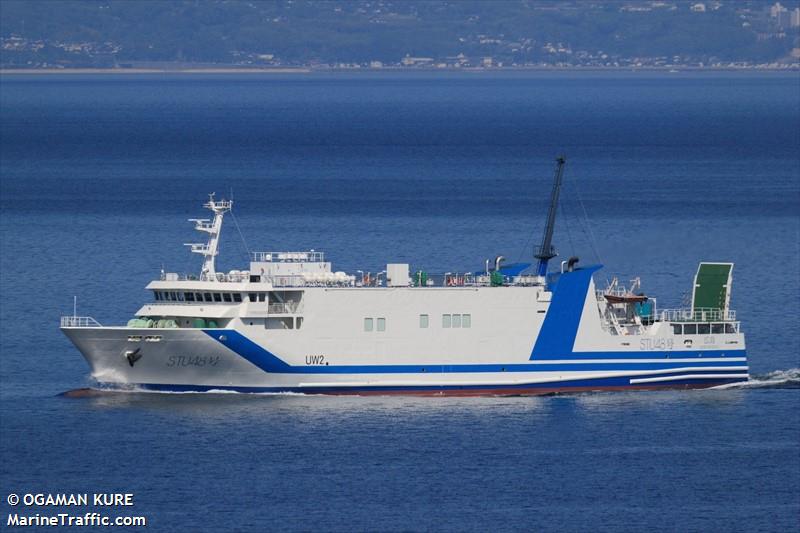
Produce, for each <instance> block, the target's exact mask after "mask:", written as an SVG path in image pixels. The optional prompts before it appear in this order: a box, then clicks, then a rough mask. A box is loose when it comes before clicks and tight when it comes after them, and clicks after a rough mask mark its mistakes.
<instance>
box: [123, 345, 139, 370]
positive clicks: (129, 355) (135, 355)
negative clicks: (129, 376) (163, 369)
mask: <svg viewBox="0 0 800 533" xmlns="http://www.w3.org/2000/svg"><path fill="white" fill-rule="evenodd" d="M141 358H142V349H141V348H136V349H135V350H132V351H131V350H128V351H127V352H125V359H127V360H128V364H129V365H131V367H133V365H134V363H136V361H138V360H139V359H141Z"/></svg>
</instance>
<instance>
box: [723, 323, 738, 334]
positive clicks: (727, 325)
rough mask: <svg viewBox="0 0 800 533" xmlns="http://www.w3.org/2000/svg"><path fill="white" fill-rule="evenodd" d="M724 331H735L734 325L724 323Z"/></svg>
mask: <svg viewBox="0 0 800 533" xmlns="http://www.w3.org/2000/svg"><path fill="white" fill-rule="evenodd" d="M725 333H736V326H734V325H733V324H728V323H726V324H725Z"/></svg>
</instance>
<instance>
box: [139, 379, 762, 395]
mask: <svg viewBox="0 0 800 533" xmlns="http://www.w3.org/2000/svg"><path fill="white" fill-rule="evenodd" d="M742 381H747V380H746V379H743V378H730V379H726V378H719V377H717V378H713V379H684V380H675V381H671V382H669V383H650V384H635V385H631V383H630V380H629V378H626V377H616V378H598V379H585V380H573V381H562V382H551V383H532V384H525V385H421V386H355V387H353V386H343V387H331V386H324V387H231V386H227V385H221V386H211V385H166V384H155V383H152V384H151V383H142V384H138V385H137V386H138V387H139V388H141V389H144V390H151V391H164V392H209V391H216V390H220V391H233V392H245V393H248V392H249V393H283V392H294V393H304V394H342V393H350V394H358V393H359V392H364V393H369V392H384V393H391V392H395V393H414V392H421V393H425V392H434V393H435V392H448V391H450V392H455V391H464V392H469V391H475V392H480V391H493V390H494V391H503V392H504V393H512V394H525V393H535V392H536V391H537V390H545V391H558V392H570V391H571V390H585V389H596V390H602V389H604V388H609V389H631V390H635V389H653V388H664V389H666V388H693V387H694V388H697V387H710V386H716V385H724V384H728V383H737V382H742Z"/></svg>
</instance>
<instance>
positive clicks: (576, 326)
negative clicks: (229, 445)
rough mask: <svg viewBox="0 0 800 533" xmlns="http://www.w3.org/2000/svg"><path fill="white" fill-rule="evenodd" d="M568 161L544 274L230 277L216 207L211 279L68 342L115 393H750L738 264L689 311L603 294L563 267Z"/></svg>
mask: <svg viewBox="0 0 800 533" xmlns="http://www.w3.org/2000/svg"><path fill="white" fill-rule="evenodd" d="M564 164H565V160H564V158H563V157H559V158H557V160H556V171H555V174H554V179H553V186H552V190H551V193H550V204H549V209H548V213H547V221H546V225H545V229H544V234H543V236H542V240H541V244H540V245H539V246H538V247H536V249H535V250H534V256H533V257H534V259H535V261H534V262H532V263H529V264H522V265H520V264H506V263H505V261H504V259H503V257H497V258H495V259H494V260H491V261H490V260H486V261H485V262H484V263H483V264H482V267H483V268H480V269H479V270H477V271H474V272H467V273H459V274H452V273H448V274H444V275H433V274H430V273H427V272H423V271H419V270H417V271H414V270H412V269H411V268H410V265H408V264H398V263H394V264H387V265H386V269H385V270H383V271H381V272H379V273H376V274H372V273H367V272H362V271H357V272H356V275H354V274H348V273H345V272H342V271H335V270H334V269H333V268H332V265H331V263H330V262H329V261H327V260H326V259H325V256H324V254H323V253H322V252H321V251H316V250H310V251H301V252H255V253H252V254H251V261H250V264H249V266H248V268H247V269H246V270H231V271H229V272H218V271H217V270H216V268H215V259H216V257H217V255H218V249H219V242H220V232H221V229H222V222H223V218H224V217H225V215H226V213H228V212H229V211H230V210H231V208H232V206H233V202H232V201H230V200H227V201H226V200H217V199H215V197H214V195H213V194H212V195H211V196H210V199H209V201H208V202H206V203H205V204H204V207H205V208H207V209H208V210H209V211H211V213H212V216H211V217H210V218H206V219H190V221H191V222H193V223H194V225H195V229H197V230H198V231H199V232H201V233H202V234H204V235H206V236H207V242H203V243H194V244H189V245H187V246H189V248H190V250H191V252H193V253H196V254H199V255H200V256H202V258H203V264H202V269H201V270H200V272H199V274H197V275H186V276H183V275H179V274H177V273H165V272H163V270H162V272H161V275H160V277H159V279H156V280H154V281H152V282H151V283H150V284H149V285H147V290H148V291H150V293H151V294H152V301H150V302H148V303H145V304H144V305H143V306H142V307H141V308H140V309H139V310H138V312H137V313H136V316H135V318H133V319H131V320H130V321H129V322H128V323H127V324H126V325H123V326H102V325H101V324H99V323H98V322H97V321H96V320H94V319H93V318H91V317H87V316H77V314H76V313H73V315H72V316H65V317H62V318H61V330H62V331H63V332H64V334H66V336H67V337H69V339H70V340H71V341H72V342H73V343H74V344H75V346H76V347H77V348H78V350H80V352H81V353H82V354H83V356H84V357H85V358H86V360H87V361H88V363H89V366H90V367H91V373H92V376H93V378H94V379H95V380H96V381H97V382H98V383H99V384H100V385H102V386H111V387H115V388H133V389H137V390H142V389H143V390H154V391H238V392H257V393H287V392H292V393H306V394H418V395H535V394H548V393H563V392H578V391H596V390H622V389H664V388H705V387H712V386H717V385H723V384H729V383H735V382H739V381H746V380H747V379H748V366H747V356H746V351H745V340H744V335H743V333H742V332H741V330H740V323H739V321H737V320H736V313H735V312H734V311H732V310H731V309H730V308H729V307H730V305H729V304H730V296H731V286H732V273H733V264H732V263H724V262H719V263H714V262H703V263H700V264H699V267H698V269H697V272H696V274H695V276H694V283H693V285H692V291H691V294H692V297H691V304H690V305H689V306H688V307H687V308H684V309H659V308H658V307H657V305H656V304H657V301H656V299H655V298H652V297H650V296H647V295H645V294H643V293H642V292H641V290H640V287H639V284H638V282H637V283H634V284H633V285H632V286H631V287H629V288H622V287H621V286H620V284H619V283H618V282H617V281H616V280H614V281H612V282H611V283H609V284H608V286H607V287H605V288H603V289H598V288H597V287H596V285H595V281H594V274H595V273H596V272H597V271H598V270H599V269H600V268H601V266H600V265H594V266H582V265H580V264H579V260H578V258H576V257H571V258H569V259H567V260H565V261H561V262H560V265H559V266H557V268H554V269H551V268H549V265H550V263H551V261H552V259H553V258H555V257H556V255H557V254H556V250H555V248H554V247H553V245H552V238H553V229H554V225H555V221H556V212H557V209H556V207H557V205H558V198H559V193H560V189H561V183H562V179H563V173H564ZM478 264H480V263H478Z"/></svg>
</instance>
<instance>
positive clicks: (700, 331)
mask: <svg viewBox="0 0 800 533" xmlns="http://www.w3.org/2000/svg"><path fill="white" fill-rule="evenodd" d="M736 330H737V327H736V324H735V323H731V322H726V323H724V324H708V323H705V324H672V332H673V333H674V334H675V335H709V334H714V333H716V334H722V333H736Z"/></svg>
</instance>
